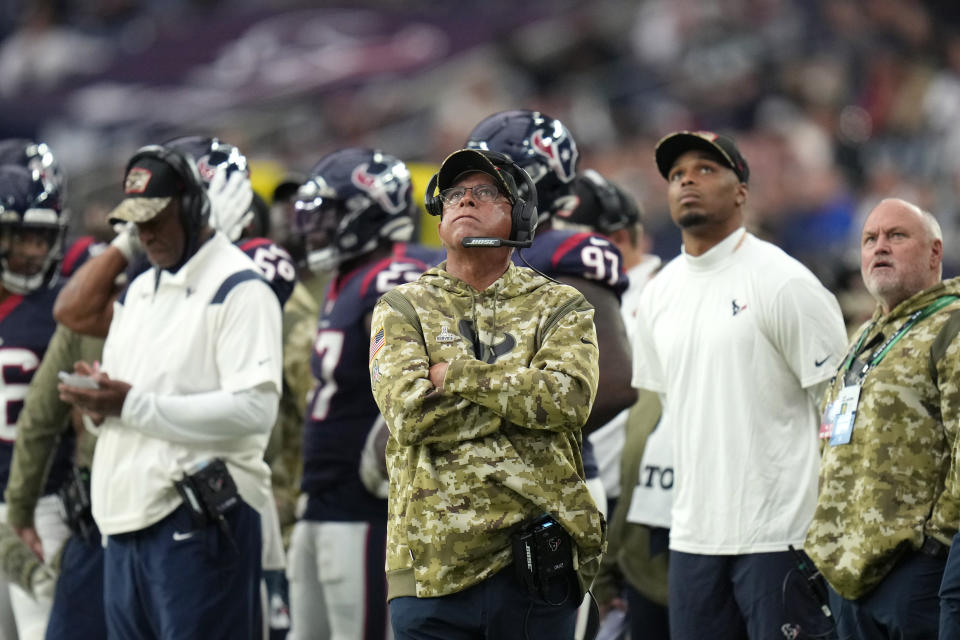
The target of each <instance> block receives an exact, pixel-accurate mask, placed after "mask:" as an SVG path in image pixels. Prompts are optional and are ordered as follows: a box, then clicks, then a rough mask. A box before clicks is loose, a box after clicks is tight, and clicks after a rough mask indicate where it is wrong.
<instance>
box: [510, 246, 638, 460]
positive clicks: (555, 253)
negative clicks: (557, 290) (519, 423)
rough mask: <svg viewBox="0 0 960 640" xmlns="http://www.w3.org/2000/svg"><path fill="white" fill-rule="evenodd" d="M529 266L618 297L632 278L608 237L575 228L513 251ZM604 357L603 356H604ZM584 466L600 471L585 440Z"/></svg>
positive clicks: (515, 257) (520, 264) (515, 262)
mask: <svg viewBox="0 0 960 640" xmlns="http://www.w3.org/2000/svg"><path fill="white" fill-rule="evenodd" d="M520 251H522V252H523V257H524V258H525V259H526V261H527V262H529V263H530V266H531V267H533V268H534V269H536V270H537V271H540V272H541V273H544V274H546V275H548V276H550V277H551V278H557V279H559V278H563V277H571V278H583V279H584V280H591V281H593V282H596V283H597V284H598V285H600V286H603V287H607V288H608V289H610V290H611V291H613V292H614V293H615V294H616V296H617V299H618V300H619V299H620V296H621V295H622V294H623V292H624V291H626V289H627V285H628V284H629V280H628V279H627V275H626V273H624V271H623V256H621V255H620V250H619V249H617V247H616V246H614V244H613V243H612V242H610V241H609V240H608V239H607V238H605V237H603V236H601V235H599V234H596V233H591V232H585V231H574V230H572V229H545V230H544V231H538V232H537V234H536V235H535V236H534V238H533V246H531V247H529V248H527V249H519V250H518V251H514V252H513V262H514V264H516V265H518V266H521V267H523V266H526V265H525V264H524V262H523V260H521V259H520V256H519V255H517V254H518V253H519V252H520ZM601 357H602V356H601ZM583 469H584V473H585V475H586V477H587V478H596V477H597V476H598V475H599V473H600V470H599V468H598V466H597V458H596V456H595V455H594V453H593V445H592V444H591V443H590V440H588V439H587V438H584V439H583Z"/></svg>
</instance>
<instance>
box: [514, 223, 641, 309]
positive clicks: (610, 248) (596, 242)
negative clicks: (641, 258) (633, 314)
mask: <svg viewBox="0 0 960 640" xmlns="http://www.w3.org/2000/svg"><path fill="white" fill-rule="evenodd" d="M520 252H523V257H524V259H525V260H526V261H527V262H529V263H530V266H532V267H533V268H534V269H536V270H537V271H540V272H541V273H544V274H546V275H548V276H550V277H551V278H561V277H572V278H583V279H584V280H592V281H594V282H596V283H597V284H598V285H600V286H603V287H607V288H608V289H610V290H611V291H613V292H614V293H615V294H617V298H618V299H619V298H620V296H621V294H622V293H623V292H624V291H625V290H626V289H627V285H628V284H629V280H627V276H626V274H625V273H624V271H623V257H622V256H621V255H620V250H619V249H617V247H616V246H614V244H613V243H612V242H610V241H609V240H608V239H607V238H605V237H603V236H601V235H599V234H596V233H590V232H585V231H574V230H572V229H546V230H544V231H538V232H537V234H536V235H535V236H534V240H533V246H531V247H529V248H527V249H518V250H517V251H514V252H513V263H514V264H516V265H517V266H520V267H524V266H526V264H525V263H524V262H523V260H521V259H520V255H519V254H520Z"/></svg>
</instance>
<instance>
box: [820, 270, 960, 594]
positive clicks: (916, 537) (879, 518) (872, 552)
mask: <svg viewBox="0 0 960 640" xmlns="http://www.w3.org/2000/svg"><path fill="white" fill-rule="evenodd" d="M948 294H953V295H957V294H960V280H958V279H953V280H948V281H946V282H944V283H941V284H938V285H937V286H935V287H931V288H930V289H927V290H925V291H922V292H920V293H918V294H916V295H914V296H913V297H911V298H909V299H907V300H905V301H903V302H901V303H900V304H899V305H897V306H896V307H894V309H893V310H891V312H890V313H889V314H888V315H887V316H886V317H883V316H882V314H881V312H880V310H879V309H877V311H876V312H874V315H873V318H872V319H871V320H870V322H868V323H867V324H866V325H865V327H863V328H861V329H860V330H858V331H857V332H856V333H855V334H854V341H853V344H856V343H857V342H858V341H859V339H860V336H861V335H862V334H863V331H865V330H866V331H868V332H869V333H868V334H867V336H866V339H865V340H864V342H863V344H864V345H867V348H864V349H862V351H863V355H862V356H861V357H862V359H863V360H866V359H867V358H869V356H870V354H872V353H873V351H874V350H875V349H876V348H877V347H878V346H879V345H882V344H883V342H884V341H886V340H887V339H889V338H890V337H891V336H893V335H894V334H895V333H896V332H897V330H898V329H899V328H900V327H901V326H903V325H904V323H905V322H906V321H907V318H909V317H910V315H911V314H912V313H914V312H915V311H917V310H920V309H923V308H924V307H926V306H928V305H930V304H931V303H933V302H934V301H935V300H936V299H937V298H938V297H940V296H943V295H948ZM958 311H960V300H957V301H954V302H952V303H950V304H949V305H947V306H946V307H945V308H943V309H940V310H939V311H937V312H936V313H934V314H933V315H931V316H929V317H927V318H924V319H923V320H920V321H919V322H917V324H915V325H914V326H913V327H912V328H911V329H910V330H909V331H908V332H907V333H905V334H904V335H903V336H902V338H901V339H900V341H899V342H897V343H896V344H895V345H894V347H893V348H892V349H890V351H889V352H888V353H887V355H886V357H884V358H883V360H881V361H880V363H879V364H878V365H877V366H876V368H874V369H871V370H870V371H869V372H868V373H867V375H866V378H865V379H864V380H863V387H862V389H861V392H860V400H859V404H858V407H857V414H856V419H855V422H854V426H853V433H852V436H851V439H850V443H849V444H843V445H836V446H830V445H826V446H825V447H824V451H823V458H822V461H821V466H820V495H819V498H818V501H817V508H816V511H815V513H814V516H813V522H812V523H811V524H810V529H809V530H808V532H807V539H806V544H805V549H806V551H807V553H809V554H810V557H811V558H812V559H813V561H814V563H815V564H816V565H817V567H818V568H819V569H820V571H821V572H822V573H823V575H824V577H825V578H826V579H827V580H828V581H829V582H830V584H831V585H832V586H833V588H834V589H835V590H836V591H837V593H839V594H840V595H841V596H843V597H844V598H847V599H850V600H853V599H856V598H859V597H861V596H863V595H864V594H866V593H867V592H869V591H870V590H871V589H873V588H874V587H876V586H877V585H878V584H879V583H880V582H881V581H882V580H883V579H884V577H885V576H886V575H887V574H888V573H889V572H890V570H891V569H893V567H894V566H895V565H896V564H897V562H899V561H900V559H901V558H902V556H903V554H905V553H908V552H910V551H911V550H915V549H919V548H920V547H921V545H922V544H923V541H924V536H930V537H933V538H936V539H937V540H940V541H941V542H943V543H945V544H949V543H950V541H951V539H952V537H953V535H954V533H956V531H957V525H958V523H960V509H958V505H960V501H958V498H960V491H958V489H960V487H958V486H957V481H956V479H955V478H954V476H953V474H952V473H949V472H950V469H951V466H952V465H951V462H952V457H953V456H952V451H953V443H954V440H955V438H956V434H957V429H958V420H960V340H950V341H949V342H948V343H946V344H944V337H950V335H951V332H950V331H944V332H943V336H942V337H941V338H940V339H939V340H938V335H940V334H941V330H942V329H944V326H945V325H946V324H947V323H948V322H950V323H951V324H953V323H955V322H956V321H957V320H951V318H952V317H954V316H956V317H957V319H960V313H954V312H958ZM948 329H949V327H948ZM877 334H883V335H882V338H875V336H876V335H877ZM952 335H955V333H953V334H952ZM851 348H853V347H852V346H851ZM842 378H843V375H842V372H839V373H838V375H837V376H836V377H835V379H834V380H833V381H832V382H831V384H830V387H829V389H828V390H827V393H826V396H825V398H824V406H828V403H831V402H833V400H834V399H835V398H836V397H837V395H838V394H839V392H840V390H841V389H842V388H843V385H844V382H843V379H842Z"/></svg>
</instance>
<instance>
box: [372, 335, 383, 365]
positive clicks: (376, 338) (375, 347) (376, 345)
mask: <svg viewBox="0 0 960 640" xmlns="http://www.w3.org/2000/svg"><path fill="white" fill-rule="evenodd" d="M383 344H384V339H383V327H382V326H381V327H380V328H379V329H377V332H376V333H374V334H373V337H372V338H370V362H373V359H374V358H376V357H377V353H379V352H380V349H382V348H383Z"/></svg>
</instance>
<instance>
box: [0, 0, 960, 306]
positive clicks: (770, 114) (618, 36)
mask: <svg viewBox="0 0 960 640" xmlns="http://www.w3.org/2000/svg"><path fill="white" fill-rule="evenodd" d="M312 4H313V3H306V2H301V1H298V0H275V1H274V2H252V1H248V2H240V3H232V2H231V3H225V2H217V1H215V0H194V1H188V0H154V1H151V2H148V1H141V2H136V1H134V0H100V1H99V2H93V3H89V2H82V3H81V2H77V1H73V0H46V1H44V2H25V1H24V2H14V3H7V4H5V7H6V8H5V10H4V13H2V14H0V36H2V37H3V40H2V41H0V99H2V100H3V102H0V111H4V110H5V109H6V107H5V106H4V105H7V106H9V105H11V104H13V103H14V102H15V101H16V100H17V99H18V98H19V97H22V96H24V95H26V96H30V95H34V96H36V95H41V96H42V95H44V94H49V95H51V96H59V97H60V98H63V95H64V94H63V93H58V92H57V91H58V89H57V88H58V87H61V88H62V87H63V86H69V87H74V88H77V87H81V86H83V83H84V82H85V81H86V80H89V79H96V78H98V77H99V76H98V74H100V73H101V72H102V71H103V70H104V69H107V68H109V67H110V65H111V64H114V63H115V60H116V59H117V58H122V57H124V56H129V55H133V54H134V53H136V52H137V51H140V50H143V49H146V48H149V47H150V46H152V45H153V44H156V43H157V42H159V41H162V40H163V38H165V37H170V35H169V34H170V33H171V30H172V29H175V28H176V27H177V25H179V24H183V23H185V22H194V21H199V22H200V23H203V22H204V21H208V22H209V23H210V24H211V25H215V24H216V23H217V21H218V20H223V19H225V18H226V17H236V16H238V15H245V14H250V15H256V14H257V12H261V13H264V12H265V13H266V14H269V15H277V14H281V15H282V14H283V12H287V11H295V10H304V8H305V7H306V6H307V5H312ZM514 5H515V3H509V2H503V1H500V0H494V1H491V2H484V3H477V5H475V6H474V5H463V4H461V3H457V4H456V5H455V6H454V5H450V6H448V5H447V4H446V3H436V2H419V3H418V2H415V3H404V5H403V7H402V8H401V7H400V5H399V3H395V2H389V1H382V2H366V3H353V4H352V6H351V10H354V11H358V12H359V11H366V12H370V11H372V12H374V13H376V14H378V15H382V16H386V19H387V21H388V22H389V21H390V20H391V19H395V18H396V17H397V16H399V15H406V16H410V15H416V16H418V19H421V20H424V21H428V22H429V21H433V23H434V24H438V25H441V24H457V25H461V26H462V30H461V31H460V32H458V33H448V34H447V35H448V36H449V37H450V38H451V39H452V40H455V39H457V38H459V37H467V36H468V35H469V34H468V33H466V31H468V30H470V29H476V30H478V33H480V34H481V35H480V36H475V37H474V38H473V40H475V41H476V42H477V44H476V45H475V46H471V47H469V48H467V49H464V50H462V51H459V52H458V53H457V54H456V55H453V56H450V57H446V58H444V59H443V61H442V62H439V63H436V64H432V63H431V64H427V65H424V67H423V68H420V69H417V70H415V71H413V72H408V73H405V74H402V75H398V76H392V75H389V74H388V75H386V76H373V77H371V78H370V79H369V81H357V82H353V83H346V84H343V85H339V86H335V87H320V88H313V89H310V88H300V89H297V88H291V89H290V90H289V91H278V92H277V95H274V96H260V97H259V98H257V99H255V100H247V101H245V102H244V103H243V104H237V105H235V108H226V109H219V110H218V111H217V114H216V119H215V120H214V122H215V123H216V128H217V129H218V133H220V135H222V137H224V138H226V139H230V140H234V141H236V142H237V144H238V145H240V146H241V147H242V148H244V149H247V150H248V156H249V157H250V159H251V167H252V169H253V180H254V186H255V188H256V189H257V190H258V192H259V193H260V195H261V196H263V197H265V198H266V199H267V200H269V198H270V196H271V194H272V190H273V188H274V187H275V186H276V184H277V183H279V182H281V181H282V180H283V179H284V178H285V177H286V176H287V175H296V174H301V175H302V173H303V172H304V171H305V170H306V168H307V167H308V166H309V163H310V162H311V161H312V160H313V159H314V158H316V157H318V156H319V155H320V154H322V153H325V152H327V151H329V150H331V149H334V148H338V147H342V146H344V145H353V144H366V145H371V146H377V147H380V148H383V149H388V150H389V151H391V152H392V153H395V154H397V155H398V156H400V157H404V158H407V159H410V160H413V161H422V162H425V163H430V164H431V165H435V164H436V163H437V162H439V160H441V159H442V157H443V154H444V151H445V150H449V149H451V148H455V147H456V146H458V145H459V143H460V142H461V141H462V140H463V138H464V136H465V134H466V133H467V132H468V131H469V129H470V127H471V126H472V124H473V123H475V122H477V120H478V119H479V118H481V117H483V115H485V114H489V113H492V112H495V111H498V110H503V109H507V108H515V107H527V108H534V109H540V110H543V111H545V112H547V113H551V114H553V115H555V116H556V117H558V118H560V119H561V120H563V122H565V123H567V125H568V126H569V127H570V129H571V131H572V132H573V133H574V135H576V137H577V140H578V143H579V146H580V149H581V154H582V155H581V159H582V162H581V166H583V167H592V168H595V169H597V170H599V171H600V172H601V173H603V174H604V175H607V176H609V177H610V178H612V179H614V180H616V181H617V182H619V183H620V184H623V185H625V186H626V188H628V189H629V190H631V191H632V192H633V195H635V196H636V197H637V198H638V200H639V201H640V202H641V203H642V205H643V206H644V209H645V210H646V224H647V229H648V231H649V233H650V235H651V237H652V238H653V248H652V250H653V252H654V253H657V254H658V255H660V256H661V257H663V258H669V257H672V256H673V255H675V254H676V253H677V252H678V251H679V234H678V232H677V231H676V230H675V229H674V228H673V226H672V225H671V224H670V221H669V217H668V215H667V212H666V204H665V190H664V186H663V184H662V182H661V181H660V180H659V176H658V175H657V173H656V170H655V168H654V164H653V159H652V155H651V152H650V150H651V149H652V148H653V146H654V144H655V142H656V141H657V140H658V139H659V138H660V137H661V136H662V135H663V134H664V133H666V132H669V131H672V130H677V129H710V130H715V131H725V132H728V133H732V134H733V135H735V136H736V137H737V139H738V140H739V141H740V145H741V147H742V149H743V151H744V154H745V155H746V156H747V157H749V158H751V164H752V165H753V166H754V167H755V170H754V175H755V178H754V180H752V181H751V182H752V185H751V187H752V188H751V204H750V210H749V212H748V215H749V222H750V225H751V227H752V228H753V230H754V231H756V232H758V233H760V234H761V235H762V236H763V237H766V238H768V239H770V240H772V241H773V242H775V243H776V244H778V245H779V246H781V247H783V248H784V249H785V250H787V251H788V252H789V253H790V254H792V255H794V256H795V257H797V258H799V259H800V260H801V261H803V262H804V263H805V264H807V265H808V266H810V267H811V268H812V269H813V270H814V272H815V273H816V274H817V275H818V276H819V277H820V278H821V279H822V280H823V281H824V282H825V283H826V284H827V285H828V286H829V287H830V288H831V289H833V290H834V291H836V292H837V293H838V294H839V295H840V296H841V297H842V298H844V299H847V296H846V290H847V289H848V287H850V286H851V285H850V284H849V281H850V280H851V278H850V274H851V273H853V272H855V267H856V257H855V256H850V255H849V251H850V247H854V246H856V243H854V242H851V239H852V238H853V237H856V235H857V234H858V230H859V228H860V226H861V223H862V219H863V217H864V215H865V213H866V212H867V211H869V210H870V208H871V207H872V206H873V205H874V204H875V203H876V202H877V201H878V199H879V198H881V197H888V196H899V197H904V198H906V199H909V200H910V201H913V202H916V203H918V204H919V205H921V206H923V207H925V208H928V209H929V210H930V211H932V212H934V214H935V215H936V216H937V217H938V219H939V220H940V223H941V225H942V226H943V230H944V234H945V236H946V239H947V241H948V242H949V241H950V239H952V238H954V237H956V236H957V234H958V223H957V216H958V209H960V151H957V149H960V144H958V143H960V130H957V128H956V127H955V126H954V123H955V122H956V121H957V116H958V115H960V114H958V112H960V8H958V6H957V5H956V4H955V3H951V2H946V1H927V2H912V1H908V0H818V1H816V2H807V1H805V0H715V1H714V2H701V1H698V0H647V1H645V2H640V3H635V2H625V1H621V0H607V1H603V2H594V3H588V6H586V5H587V3H574V2H555V3H536V2H534V3H532V4H531V5H530V9H529V11H530V12H534V15H532V16H531V15H530V14H529V12H528V14H525V15H523V16H520V17H516V18H514V17H512V16H519V14H516V13H515V12H516V11H518V9H516V8H515V6H514ZM335 8H336V9H338V10H339V9H340V8H337V7H334V6H332V5H331V6H325V7H323V8H320V9H316V8H314V9H312V10H314V11H317V12H320V13H319V15H320V16H321V18H322V16H323V15H324V14H323V12H324V11H332V10H334V9H335ZM401 12H403V13H401ZM505 12H506V13H505ZM369 15H370V14H369V13H367V14H358V19H367V18H365V17H364V16H367V17H368V16H369ZM504 16H507V18H506V19H505V21H504ZM454 17H458V18H459V19H460V20H462V21H461V22H456V23H444V22H443V21H444V20H452V19H453V18H454ZM521 18H522V19H521ZM495 21H498V22H496V24H498V25H501V24H506V25H508V26H503V27H500V26H498V27H497V28H488V29H482V28H481V25H485V24H487V23H490V24H493V23H494V22H495ZM511 24H512V26H510V25H511ZM448 31H449V29H448ZM334 55H335V54H334ZM334 63H335V64H336V59H334ZM343 64H347V63H346V62H344V63H343ZM376 64H377V63H376V59H374V62H373V65H374V66H376ZM280 71H281V70H279V69H278V70H277V73H278V74H279V73H280ZM203 117H205V118H206V120H204V119H202V117H201V114H199V113H198V115H197V118H196V121H197V122H205V123H209V122H210V117H211V116H210V115H209V114H206V115H204V116H203ZM76 118H77V116H76V115H75V114H73V113H70V112H68V111H66V110H64V111H63V112H62V113H60V114H58V115H56V116H55V117H54V118H52V119H51V120H49V121H46V122H44V123H43V124H42V125H39V126H33V127H32V128H31V130H20V131H18V130H17V126H18V125H17V122H16V121H9V120H8V119H7V118H0V120H3V121H4V122H3V127H4V133H5V134H6V135H11V136H13V135H25V136H33V137H36V138H40V139H45V140H47V141H48V142H49V143H50V144H51V146H53V147H54V148H56V149H58V151H59V153H60V155H61V156H62V157H63V161H64V164H65V165H66V169H67V172H68V174H69V175H70V176H71V181H72V184H71V198H70V200H71V203H72V206H73V208H74V223H73V224H74V227H75V228H74V229H73V232H74V233H81V232H82V231H84V229H81V228H80V227H81V226H87V227H88V229H87V231H95V232H96V231H97V229H96V227H97V225H98V224H101V223H102V217H103V213H104V211H106V210H107V209H109V207H111V206H112V205H113V204H114V202H115V199H116V197H117V195H118V194H117V193H116V184H117V176H118V175H119V171H120V169H119V167H120V166H121V165H122V162H123V158H124V157H126V154H128V153H129V152H130V151H131V150H132V149H134V148H136V147H137V146H138V145H139V144H141V143H142V142H144V141H145V140H147V139H157V138H161V137H169V136H170V135H176V134H179V133H192V132H193V131H192V129H191V124H190V122H183V123H181V124H180V125H179V127H171V126H169V125H168V124H166V123H162V124H153V125H151V123H149V122H147V123H143V122H140V123H138V127H139V128H137V127H131V126H130V125H127V126H119V125H115V126H114V125H106V124H102V123H101V124H96V123H93V124H91V123H90V122H78V121H77V120H76ZM207 128H208V129H209V127H207ZM258 174H259V175H258ZM103 231H104V232H106V229H104V230H103ZM958 267H960V262H958V259H957V258H956V256H953V255H947V256H945V275H947V276H950V275H953V274H955V273H957V272H958ZM852 280H853V281H854V282H855V281H857V278H852ZM849 299H850V300H851V302H850V303H849V305H850V309H856V302H855V300H856V299H857V296H856V295H854V296H852V297H849ZM848 313H849V314H851V315H858V314H859V313H860V312H859V311H856V310H851V311H848Z"/></svg>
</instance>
